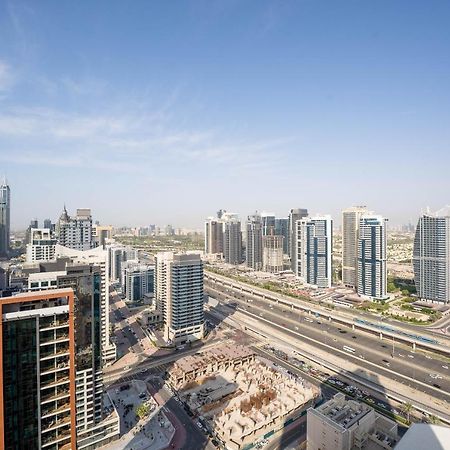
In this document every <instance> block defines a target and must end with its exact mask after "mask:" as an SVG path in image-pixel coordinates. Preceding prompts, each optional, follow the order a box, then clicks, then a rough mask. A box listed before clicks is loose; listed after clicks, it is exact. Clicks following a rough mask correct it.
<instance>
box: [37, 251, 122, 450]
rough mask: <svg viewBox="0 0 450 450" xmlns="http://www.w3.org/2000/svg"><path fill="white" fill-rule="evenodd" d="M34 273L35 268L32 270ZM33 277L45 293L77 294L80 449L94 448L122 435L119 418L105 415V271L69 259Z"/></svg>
mask: <svg viewBox="0 0 450 450" xmlns="http://www.w3.org/2000/svg"><path fill="white" fill-rule="evenodd" d="M30 270H32V269H30ZM39 270H40V272H33V273H30V275H29V286H30V288H31V289H32V290H33V289H34V286H36V288H37V289H39V290H40V291H41V292H42V291H43V290H47V289H49V291H48V292H49V293H51V292H53V289H55V288H56V289H63V288H70V289H71V290H72V291H73V295H74V309H73V318H74V329H75V332H74V335H75V381H76V383H75V385H76V405H77V412H76V414H77V419H76V434H77V448H78V449H80V450H82V449H85V448H92V444H93V443H97V444H98V445H100V444H101V443H103V444H104V443H106V442H108V441H109V440H110V438H111V437H113V436H116V437H117V436H118V434H119V417H118V416H115V417H104V415H103V367H104V365H105V364H106V363H107V361H106V360H105V359H104V358H103V355H104V354H105V352H104V351H103V349H102V346H103V336H102V332H103V327H102V323H101V322H102V320H103V317H104V315H103V314H102V302H101V296H102V293H101V286H102V270H101V267H99V266H95V265H90V264H85V263H81V264H78V263H73V262H72V261H71V260H70V259H69V258H63V259H59V260H56V261H53V262H44V263H41V264H39Z"/></svg>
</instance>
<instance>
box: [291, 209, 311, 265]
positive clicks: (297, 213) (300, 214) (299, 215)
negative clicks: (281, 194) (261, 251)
mask: <svg viewBox="0 0 450 450" xmlns="http://www.w3.org/2000/svg"><path fill="white" fill-rule="evenodd" d="M305 217H308V210H307V209H303V208H294V209H291V210H290V211H289V218H288V226H289V242H288V249H289V257H290V258H291V269H292V271H293V272H294V273H296V272H297V247H298V243H297V225H296V224H297V221H298V220H301V219H304V218H305Z"/></svg>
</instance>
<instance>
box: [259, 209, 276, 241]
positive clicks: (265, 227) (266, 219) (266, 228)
mask: <svg viewBox="0 0 450 450" xmlns="http://www.w3.org/2000/svg"><path fill="white" fill-rule="evenodd" d="M261 223H262V233H263V236H268V235H269V234H270V233H271V230H272V229H275V214H273V213H268V212H262V213H261Z"/></svg>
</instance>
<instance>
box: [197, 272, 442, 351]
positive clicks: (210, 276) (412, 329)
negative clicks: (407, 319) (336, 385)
mask: <svg viewBox="0 0 450 450" xmlns="http://www.w3.org/2000/svg"><path fill="white" fill-rule="evenodd" d="M214 280H215V281H214ZM223 283H224V284H226V285H227V287H230V288H231V286H230V285H231V284H233V285H234V286H235V287H234V288H233V290H234V291H235V292H241V290H242V289H243V290H244V291H249V292H251V291H253V292H255V293H259V295H258V297H259V298H261V296H262V295H264V296H266V297H267V296H270V297H273V298H277V299H279V300H280V301H282V302H285V303H289V304H295V307H296V308H299V309H300V308H306V309H313V310H315V311H318V312H320V314H321V315H323V316H324V317H328V316H333V317H334V320H336V321H337V322H342V321H344V322H345V321H348V322H350V323H353V321H354V319H355V318H358V319H362V320H367V321H369V322H371V323H374V324H375V325H376V324H377V322H379V318H377V317H376V315H374V314H370V313H366V312H362V311H358V310H355V309H351V310H350V309H349V308H344V307H339V306H334V307H333V310H331V309H330V306H329V305H327V304H324V303H323V302H320V301H317V300H313V299H311V300H307V299H301V298H296V299H295V298H292V297H288V296H286V295H283V294H280V293H275V292H272V291H268V290H265V289H263V288H261V287H255V286H252V285H250V284H247V283H242V282H238V281H236V280H233V279H231V278H228V277H225V276H223V275H217V274H215V273H211V272H206V273H205V284H209V285H211V286H212V285H216V284H219V285H221V284H223ZM241 288H242V289H241ZM380 317H381V316H380ZM381 319H382V320H384V322H383V325H389V327H391V328H394V329H395V330H396V332H395V333H394V336H397V338H400V337H401V336H400V335H399V334H398V332H406V333H412V334H414V335H420V336H426V337H428V338H430V339H434V340H437V341H438V342H439V344H434V343H425V342H423V341H421V340H417V339H412V338H406V337H402V338H404V339H408V340H410V341H411V342H413V341H414V342H415V343H416V344H417V345H419V346H426V347H430V348H434V349H436V350H438V349H440V350H441V351H442V352H444V353H446V354H447V355H449V354H450V351H449V348H450V339H449V338H448V337H447V336H445V335H444V334H442V333H440V334H439V335H436V334H434V333H430V332H429V331H428V330H427V329H426V328H424V327H419V326H417V325H411V324H407V323H402V322H398V321H394V320H393V319H389V318H384V317H381ZM361 327H363V328H365V329H366V332H369V328H367V327H366V326H365V325H361ZM385 333H386V331H385ZM387 333H388V334H389V332H387Z"/></svg>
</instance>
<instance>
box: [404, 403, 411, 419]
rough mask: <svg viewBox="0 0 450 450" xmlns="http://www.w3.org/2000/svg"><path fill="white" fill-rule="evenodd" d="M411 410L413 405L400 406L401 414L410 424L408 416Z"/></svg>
mask: <svg viewBox="0 0 450 450" xmlns="http://www.w3.org/2000/svg"><path fill="white" fill-rule="evenodd" d="M412 409H413V405H411V403H409V402H406V403H403V405H402V411H403V413H404V414H405V416H406V420H407V421H408V422H410V420H409V419H410V415H411V411H412Z"/></svg>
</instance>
